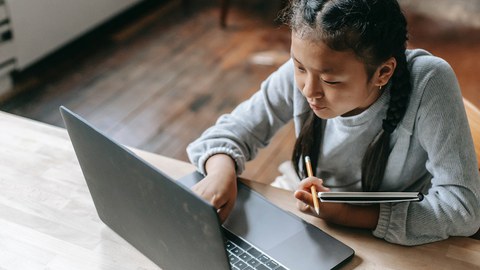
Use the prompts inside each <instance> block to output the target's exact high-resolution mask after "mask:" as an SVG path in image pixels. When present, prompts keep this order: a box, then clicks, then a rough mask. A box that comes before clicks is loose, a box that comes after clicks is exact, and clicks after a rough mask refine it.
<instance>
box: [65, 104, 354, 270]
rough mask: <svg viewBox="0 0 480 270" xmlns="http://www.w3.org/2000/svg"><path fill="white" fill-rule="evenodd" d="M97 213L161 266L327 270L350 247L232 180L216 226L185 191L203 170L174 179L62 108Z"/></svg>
mask: <svg viewBox="0 0 480 270" xmlns="http://www.w3.org/2000/svg"><path fill="white" fill-rule="evenodd" d="M60 112H61V115H62V117H63V120H64V123H65V126H66V128H67V130H68V134H69V136H70V139H71V141H72V144H73V147H74V150H75V153H76V155H77V159H78V161H79V163H80V167H81V169H82V172H83V175H84V177H85V180H86V183H87V186H88V189H89V191H90V194H91V196H92V199H93V202H94V204H95V208H96V210H97V212H98V215H99V217H100V219H101V220H102V221H103V222H104V223H105V224H106V225H107V226H108V227H110V228H111V229H112V230H113V231H115V232H116V233H117V234H118V235H119V236H121V237H122V238H124V239H125V240H126V241H127V242H129V243H130V244H131V245H132V246H134V247H135V248H136V249H137V250H138V251H140V252H141V253H143V254H144V255H145V256H146V257H148V258H149V259H150V260H151V261H153V262H154V263H155V264H157V265H158V266H159V267H160V268H161V269H164V270H170V269H180V270H189V269H205V270H226V269H247V270H249V269H278V270H282V269H292V270H295V269H333V268H336V267H339V266H340V265H342V264H343V263H345V262H347V261H348V260H349V259H350V258H352V257H353V255H354V251H353V250H352V249H351V248H350V247H348V246H347V245H345V244H343V243H341V242H340V241H338V240H337V239H335V238H333V237H332V236H330V235H328V234H326V233H325V232H323V231H322V230H320V229H318V228H317V227H315V226H313V225H311V224H309V223H307V222H305V221H303V220H302V219H300V218H299V217H297V216H295V215H293V214H291V213H289V212H286V211H284V210H282V209H280V208H279V207H277V206H275V205H273V204H272V203H270V202H269V201H268V200H267V199H265V198H264V197H263V196H262V195H260V194H259V193H257V192H255V191H253V190H251V189H250V188H249V187H247V186H246V185H244V184H242V183H241V182H240V181H238V185H239V186H238V196H237V201H236V203H235V207H234V209H233V210H232V213H231V214H230V216H229V217H228V219H227V220H226V221H225V222H224V223H223V224H221V222H220V220H219V218H218V215H217V212H216V209H215V208H214V207H213V206H212V205H210V204H209V203H208V202H207V201H205V200H204V199H202V198H201V197H199V196H197V195H196V194H195V193H193V192H192V191H191V190H190V188H189V187H190V186H191V185H193V184H194V183H196V182H197V181H200V180H201V179H202V175H200V174H199V173H192V174H190V175H187V176H186V177H184V178H182V179H179V180H174V179H171V178H170V177H168V176H167V175H166V174H165V173H163V172H162V171H160V170H159V169H157V168H155V167H153V166H152V165H150V164H149V163H148V162H146V161H144V160H142V159H141V158H140V157H138V156H136V155H135V154H134V153H133V152H131V151H130V150H129V149H127V148H125V147H124V146H122V145H121V144H119V143H116V142H115V141H113V140H112V139H110V138H108V137H107V136H106V135H104V134H102V132H100V131H99V130H97V129H96V128H94V127H93V126H91V125H90V124H89V123H87V121H85V120H84V119H82V118H81V117H80V116H78V115H77V114H75V113H73V112H72V111H70V110H68V109H67V108H65V107H63V106H62V107H60Z"/></svg>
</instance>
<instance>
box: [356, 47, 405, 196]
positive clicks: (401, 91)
mask: <svg viewBox="0 0 480 270" xmlns="http://www.w3.org/2000/svg"><path fill="white" fill-rule="evenodd" d="M395 59H396V60H397V67H396V69H395V73H394V74H393V76H392V79H391V80H392V87H391V88H390V103H389V106H388V110H387V116H386V118H385V119H384V120H383V124H382V127H383V129H382V130H381V131H380V132H379V134H378V135H377V136H376V137H375V139H374V140H373V141H372V142H371V143H370V145H369V146H368V148H367V151H366V152H365V156H364V158H363V161H362V188H363V190H364V191H377V190H378V189H379V188H380V185H381V183H382V180H383V177H384V175H385V169H386V167H387V162H388V156H389V155H390V134H391V133H393V131H394V130H395V129H396V128H397V126H398V124H399V123H400V121H401V120H402V119H403V116H404V115H405V112H406V110H407V106H408V102H409V98H410V93H411V91H412V87H411V83H410V72H409V70H408V67H407V60H406V56H405V53H404V52H403V51H402V53H399V54H397V55H396V56H395Z"/></svg>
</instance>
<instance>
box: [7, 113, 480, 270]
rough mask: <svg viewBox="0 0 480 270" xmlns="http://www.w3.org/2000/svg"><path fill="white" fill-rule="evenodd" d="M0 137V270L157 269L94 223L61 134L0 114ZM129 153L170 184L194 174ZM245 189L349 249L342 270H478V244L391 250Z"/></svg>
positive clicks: (183, 166)
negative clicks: (352, 253) (151, 166)
mask: <svg viewBox="0 0 480 270" xmlns="http://www.w3.org/2000/svg"><path fill="white" fill-rule="evenodd" d="M0 130H1V131H0V149H1V150H0V151H1V154H0V269H12V270H13V269H15V270H17V269H69V270H71V269H112V270H113V269H115V270H119V269H158V267H157V266H156V265H155V264H153V263H152V262H151V261H150V260H149V259H147V258H146V257H145V256H143V255H142V254H141V253H140V252H138V251H137V250H136V249H134V248H133V247H132V246H130V245H129V244H128V243H127V242H126V241H124V240H123V239H122V238H120V237H119V236H118V235H116V234H115V233H114V232H112V231H111V230H110V229H109V228H108V227H106V226H105V225H104V224H103V223H102V222H101V221H100V219H99V218H98V216H97V213H96V211H95V208H94V205H93V202H92V200H91V197H90V194H89V193H88V189H87V186H86V184H85V181H84V179H83V175H82V173H81V171H80V167H79V165H78V162H77V160H76V157H75V154H74V152H73V148H72V146H71V144H70V140H69V138H68V135H67V133H66V131H65V130H64V129H61V128H57V127H53V126H50V125H46V124H43V123H39V122H36V121H32V120H28V119H25V118H21V117H18V116H14V115H11V114H8V113H4V112H0ZM135 151H136V152H137V153H138V154H139V155H140V156H142V157H143V158H144V159H146V160H148V161H149V162H151V163H152V164H154V165H155V166H157V167H160V168H161V169H162V170H164V171H165V172H167V173H168V174H170V175H171V176H172V177H173V178H179V177H181V176H183V175H185V174H187V173H189V172H191V171H193V170H194V168H193V167H192V165H190V164H187V163H184V162H181V161H177V160H173V159H170V158H167V157H163V156H159V155H155V154H151V153H147V152H143V151H138V150H135ZM248 184H249V185H250V186H252V187H253V188H254V189H255V190H257V191H259V192H260V193H262V194H264V195H265V196H266V197H267V198H268V199H270V200H271V201H273V202H274V203H275V204H277V205H279V206H280V207H282V208H283V209H286V210H288V211H291V212H293V213H294V214H296V215H298V216H300V217H301V218H303V219H305V220H306V221H308V222H310V223H313V224H314V225H316V226H318V227H320V228H321V229H323V230H324V231H326V232H327V233H329V234H331V235H333V236H334V237H336V238H337V239H339V240H341V241H343V242H344V243H346V244H347V245H349V246H351V247H352V248H353V249H354V250H355V252H356V255H355V257H354V258H353V260H352V261H350V262H349V263H348V264H346V265H345V266H344V267H343V268H342V269H427V268H428V269H475V268H476V269H480V241H478V240H475V239H471V238H464V237H452V238H450V239H448V240H445V241H440V242H436V243H432V244H427V245H422V246H416V247H403V246H399V245H394V244H389V243H387V242H385V241H383V240H381V239H377V238H375V237H373V236H372V235H371V233H370V232H369V231H365V230H355V229H348V228H342V227H338V226H332V225H328V224H326V223H325V222H323V221H322V220H320V219H317V218H314V217H312V216H309V215H305V214H302V213H300V212H298V211H297V210H296V207H295V199H294V198H293V196H292V194H291V193H290V192H288V191H284V190H279V189H275V188H272V187H270V186H267V185H263V184H259V183H254V182H248ZM432 226H434V224H432Z"/></svg>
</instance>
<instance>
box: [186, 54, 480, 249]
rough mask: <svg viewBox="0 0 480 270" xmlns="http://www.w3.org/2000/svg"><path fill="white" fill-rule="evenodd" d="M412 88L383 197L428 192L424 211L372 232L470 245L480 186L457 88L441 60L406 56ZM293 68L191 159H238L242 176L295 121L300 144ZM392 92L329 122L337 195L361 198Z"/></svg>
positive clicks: (405, 210)
mask: <svg viewBox="0 0 480 270" xmlns="http://www.w3.org/2000/svg"><path fill="white" fill-rule="evenodd" d="M406 54H407V62H408V67H409V69H410V72H411V82H412V86H413V91H412V95H411V98H410V103H409V105H408V108H407V112H406V114H405V117H404V118H403V120H402V122H401V123H400V124H399V126H398V127H397V129H396V130H395V131H394V133H393V134H392V135H391V136H392V137H391V143H390V149H391V154H390V157H389V160H388V164H387V168H386V172H385V177H384V180H383V182H382V186H381V190H383V191H422V192H423V193H424V194H426V196H425V198H424V200H423V201H422V202H419V203H418V202H412V203H410V202H404V203H396V204H393V203H386V204H381V206H380V218H379V220H378V225H377V228H376V229H375V230H374V231H373V234H374V235H375V236H376V237H379V238H383V239H385V240H387V241H389V242H393V243H399V244H403V245H418V244H423V243H428V242H433V241H438V240H441V239H446V238H448V237H449V236H469V235H472V234H473V233H475V232H476V231H477V230H478V228H479V226H480V199H479V198H480V177H479V173H478V167H477V162H476V157H475V152H474V147H473V142H472V138H471V135H470V130H469V127H468V122H467V118H466V114H465V109H464V107H463V102H462V96H461V92H460V89H459V86H458V82H457V79H456V77H455V74H454V72H453V70H452V69H451V67H450V66H449V65H448V63H446V62H445V61H443V60H442V59H440V58H438V57H435V56H432V55H430V54H429V53H428V52H426V51H424V50H408V51H407V52H406ZM293 74H294V66H293V63H292V61H288V62H287V63H285V64H284V65H283V66H282V67H280V68H279V69H278V70H277V71H276V72H274V73H273V74H272V75H271V76H270V77H269V78H268V79H267V80H265V81H264V82H263V83H262V85H261V89H260V90H259V91H258V92H257V93H256V94H254V95H253V96H252V97H251V98H250V99H248V100H247V101H245V102H243V103H242V104H240V105H239V106H238V107H237V108H236V109H235V110H234V111H233V112H232V113H231V114H227V115H223V116H221V117H220V118H219V119H218V121H217V123H216V125H215V126H213V127H211V128H209V129H207V130H206V131H205V132H204V133H203V134H202V136H201V137H200V138H198V139H197V140H196V141H194V142H192V143H191V144H190V145H189V146H188V148H187V152H188V155H189V158H190V160H191V162H192V163H193V164H195V165H196V166H197V168H198V170H199V171H200V172H202V173H204V174H205V170H204V164H205V162H206V160H207V159H208V158H209V157H210V156H212V155H214V154H217V153H225V154H228V155H230V156H231V157H232V158H233V159H234V160H235V162H236V166H237V173H238V174H240V173H242V171H243V170H244V168H245V162H246V161H248V160H251V159H253V158H254V157H255V155H256V153H257V150H258V149H259V148H262V147H265V146H266V145H267V144H268V143H269V141H270V139H271V138H272V136H273V135H274V134H275V132H276V131H277V130H279V128H281V127H282V126H283V125H285V124H286V123H287V122H289V121H290V120H291V119H293V121H294V124H295V130H296V133H297V135H298V133H299V131H300V128H301V126H302V125H303V123H304V121H305V118H306V115H307V112H308V111H309V110H310V108H309V106H308V103H307V102H306V100H305V98H304V97H303V96H302V95H301V93H300V91H299V90H298V88H297V87H296V84H295V81H294V75H293ZM389 89H390V88H389V87H387V88H386V89H385V91H384V93H383V94H382V96H381V97H380V98H379V99H378V100H377V101H376V102H375V103H374V104H373V105H372V106H370V107H369V108H368V109H367V110H365V111H364V112H362V113H361V114H359V115H355V116H351V117H341V116H339V117H336V118H333V119H329V120H328V121H326V127H325V129H324V134H323V148H322V149H321V151H320V152H321V153H320V157H319V165H318V168H317V175H318V176H319V177H320V178H322V179H324V181H325V185H326V186H329V187H331V188H332V189H333V190H335V189H338V190H350V191H358V190H361V182H360V179H361V166H360V164H361V160H362V157H363V156H364V154H365V151H366V148H367V145H368V144H369V143H370V142H371V141H372V140H373V137H374V136H375V135H376V134H377V133H378V132H379V131H380V129H381V123H382V119H383V118H385V115H386V110H387V108H388V101H389V99H390V94H389Z"/></svg>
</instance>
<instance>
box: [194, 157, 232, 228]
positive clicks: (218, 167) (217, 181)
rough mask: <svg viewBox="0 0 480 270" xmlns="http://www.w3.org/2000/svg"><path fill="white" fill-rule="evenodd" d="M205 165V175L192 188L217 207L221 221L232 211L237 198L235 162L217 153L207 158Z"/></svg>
mask: <svg viewBox="0 0 480 270" xmlns="http://www.w3.org/2000/svg"><path fill="white" fill-rule="evenodd" d="M205 167H206V171H207V176H205V178H204V179H202V180H201V181H200V182H198V183H197V184H195V185H194V186H193V187H192V190H193V192H195V193H196V194H198V195H199V196H200V197H202V198H204V199H205V200H207V201H208V202H210V203H211V204H212V205H213V207H215V209H217V213H218V216H219V218H220V220H221V222H222V223H223V222H224V221H225V220H226V219H227V217H228V215H229V214H230V212H231V211H232V209H233V206H234V205H235V200H236V198H237V175H236V172H235V163H234V162H233V160H232V159H231V158H230V157H229V156H227V155H224V154H217V155H214V156H212V157H210V158H209V159H208V160H207V163H206V165H205Z"/></svg>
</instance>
